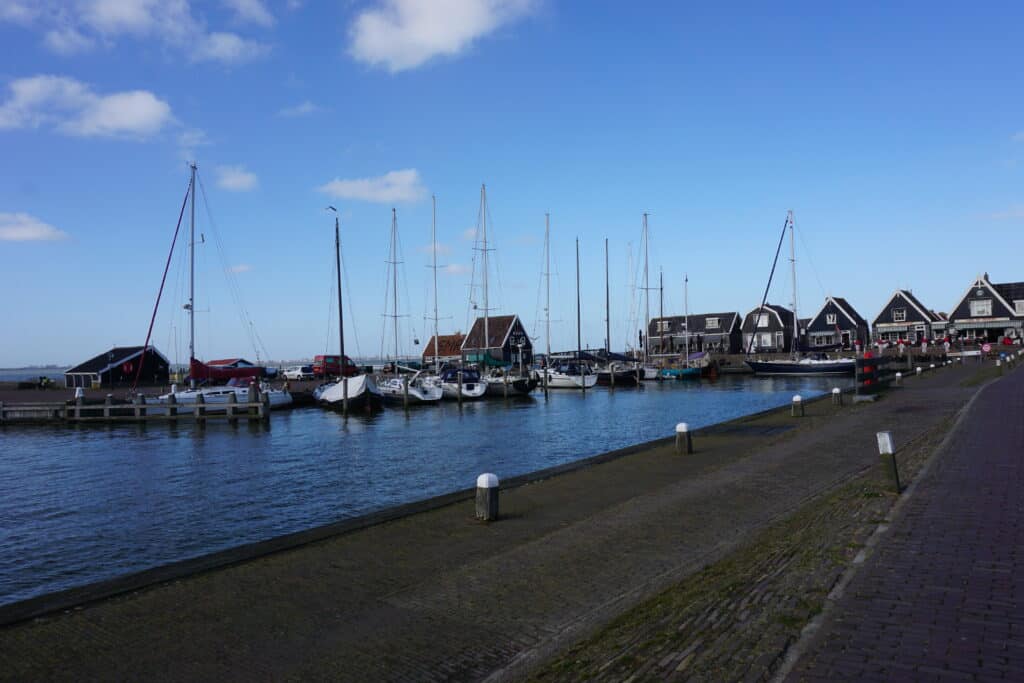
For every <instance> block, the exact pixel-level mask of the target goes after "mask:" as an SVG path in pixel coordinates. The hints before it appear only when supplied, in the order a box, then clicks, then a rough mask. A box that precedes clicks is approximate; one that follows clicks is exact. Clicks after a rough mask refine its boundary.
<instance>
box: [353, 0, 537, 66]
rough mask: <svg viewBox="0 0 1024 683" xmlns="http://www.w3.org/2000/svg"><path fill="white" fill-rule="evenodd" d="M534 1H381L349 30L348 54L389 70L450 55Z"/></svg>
mask: <svg viewBox="0 0 1024 683" xmlns="http://www.w3.org/2000/svg"><path fill="white" fill-rule="evenodd" d="M533 5H534V0H431V1H430V2H423V1H422V0H379V3H378V6H377V7H376V8H374V9H368V10H364V11H363V12H361V13H360V14H359V16H357V17H356V19H355V21H354V22H353V23H352V26H351V27H350V29H349V37H350V39H351V44H350V46H349V54H350V55H351V56H352V57H353V58H355V59H357V60H358V61H360V62H365V63H367V64H370V65H371V66H381V67H384V68H386V69H387V70H388V71H390V72H391V73H395V72H398V71H404V70H406V69H414V68H416V67H418V66H420V65H422V64H423V63H425V62H427V61H428V60H430V59H432V58H434V57H438V56H445V57H453V56H455V55H457V54H459V53H460V52H462V51H463V50H465V49H466V48H468V47H469V46H470V45H471V44H472V43H473V41H475V40H477V39H478V38H481V37H483V36H485V35H487V34H488V33H491V32H493V31H494V30H496V29H497V28H499V27H500V26H502V25H503V24H507V23H510V22H512V21H515V20H517V19H519V18H521V17H523V16H524V15H526V14H527V13H529V11H530V10H531V9H532V8H533Z"/></svg>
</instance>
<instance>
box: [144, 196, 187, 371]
mask: <svg viewBox="0 0 1024 683" xmlns="http://www.w3.org/2000/svg"><path fill="white" fill-rule="evenodd" d="M191 188H192V181H191V180H189V190H190V189H191ZM189 190H186V191H185V199H184V200H182V202H181V212H180V213H178V225H177V226H176V227H175V228H174V237H173V238H172V239H171V250H170V251H169V252H167V263H165V264H164V274H163V276H162V277H161V278H160V289H159V290H158V291H157V294H156V303H155V304H153V315H152V316H150V318H149V329H148V330H147V331H146V343H145V344H143V345H142V357H141V358H140V359H139V369H138V370H136V371H135V379H134V380H133V381H132V391H135V387H137V386H139V377H140V376H141V375H142V366H143V364H144V363H145V361H146V349H148V348H149V338H150V336H152V334H153V323H155V322H156V312H157V310H159V308H160V297H162V296H163V294H164V283H165V282H167V271H168V269H169V268H170V267H171V256H173V255H174V245H175V244H177V242H178V232H179V231H180V230H181V221H182V219H183V218H184V217H185V205H186V204H187V203H188V192H189Z"/></svg>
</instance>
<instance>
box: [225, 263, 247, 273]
mask: <svg viewBox="0 0 1024 683" xmlns="http://www.w3.org/2000/svg"><path fill="white" fill-rule="evenodd" d="M250 270H252V266H251V265H249V264H248V263H239V264H238V265H234V266H231V267H230V268H228V272H229V273H248V272H249V271H250Z"/></svg>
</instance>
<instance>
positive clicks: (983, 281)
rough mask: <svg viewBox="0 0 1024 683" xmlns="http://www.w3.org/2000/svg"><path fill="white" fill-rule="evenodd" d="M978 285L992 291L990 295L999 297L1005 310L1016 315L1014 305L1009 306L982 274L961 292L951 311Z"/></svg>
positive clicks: (958, 306)
mask: <svg viewBox="0 0 1024 683" xmlns="http://www.w3.org/2000/svg"><path fill="white" fill-rule="evenodd" d="M978 287H985V289H987V290H988V291H990V292H991V293H992V296H994V297H995V298H997V299H999V302H1000V303H1001V304H1003V306H1005V307H1006V310H1007V311H1009V312H1010V313H1011V314H1012V315H1016V313H1014V307H1013V306H1011V305H1010V303H1009V302H1008V301H1007V300H1006V299H1004V298H1003V295H1002V294H1000V293H999V291H998V290H997V289H996V288H995V286H993V285H992V283H991V282H989V281H988V280H986V279H985V276H984V275H979V276H978V277H977V279H976V280H975V281H974V284H972V285H971V286H970V287H968V288H967V291H965V292H964V293H963V296H961V297H960V300H959V301H957V302H956V306H954V307H953V311H954V312H955V311H956V310H957V309H958V308H960V304H962V303H963V302H964V301H966V300H967V297H968V296H970V295H971V292H972V291H973V290H975V289H977V288H978Z"/></svg>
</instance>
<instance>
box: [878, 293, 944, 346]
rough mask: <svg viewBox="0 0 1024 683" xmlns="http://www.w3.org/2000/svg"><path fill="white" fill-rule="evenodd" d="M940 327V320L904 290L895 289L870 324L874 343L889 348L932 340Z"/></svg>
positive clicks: (941, 321)
mask: <svg viewBox="0 0 1024 683" xmlns="http://www.w3.org/2000/svg"><path fill="white" fill-rule="evenodd" d="M943 327H945V322H944V321H943V320H942V318H941V317H940V316H939V315H938V314H937V313H935V312H934V311H932V310H931V309H930V308H928V307H927V306H925V305H924V304H922V303H921V302H920V301H918V299H917V297H915V296H914V294H913V292H911V291H910V290H906V289H897V290H896V291H895V292H894V293H893V295H892V296H891V297H890V298H889V301H888V302H887V303H886V304H885V307H884V308H882V311H881V313H879V314H878V315H877V316H876V317H875V320H874V322H873V323H871V330H872V333H873V334H874V338H875V341H879V342H888V343H890V344H896V343H898V342H900V341H903V342H907V343H910V344H918V343H920V342H921V341H923V340H925V339H929V340H930V339H934V338H935V333H936V331H937V328H943Z"/></svg>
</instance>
